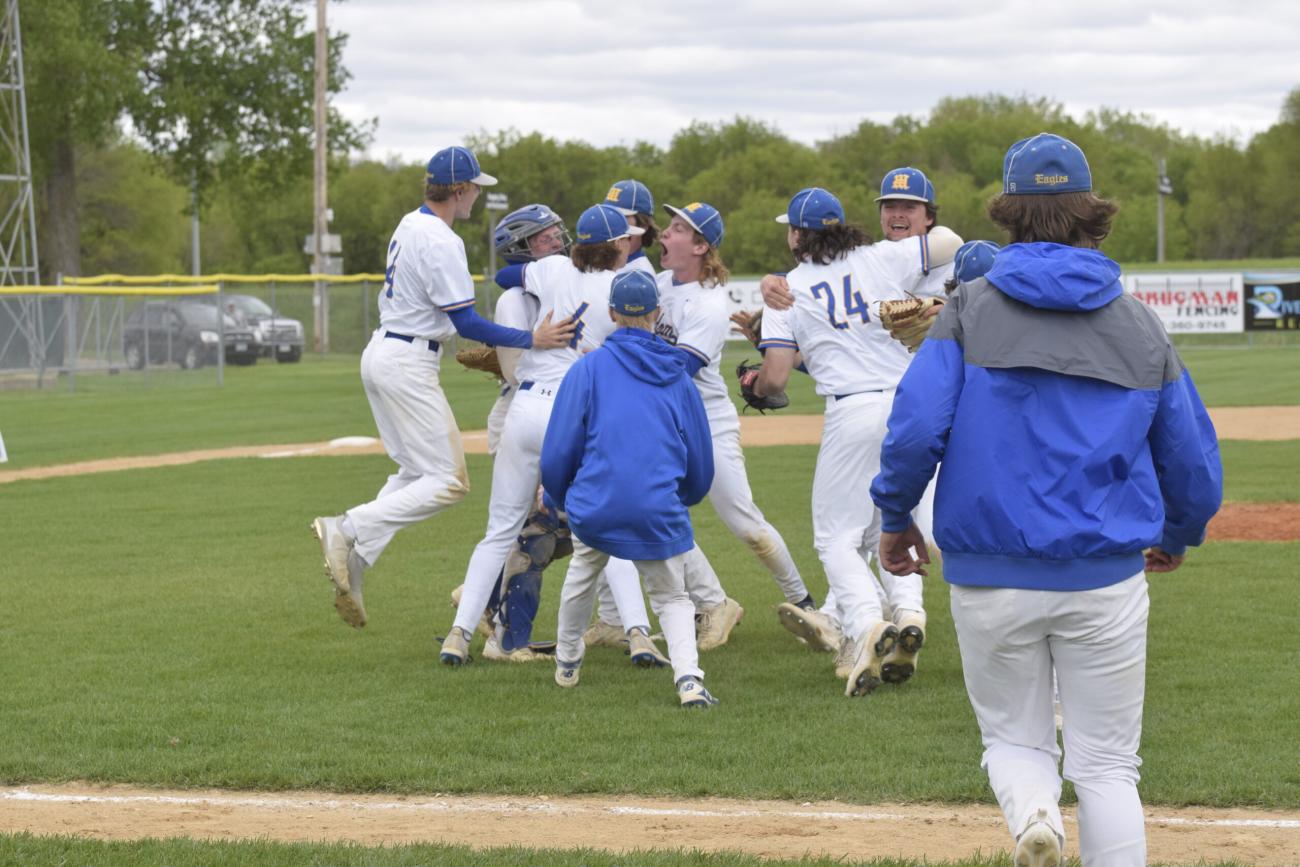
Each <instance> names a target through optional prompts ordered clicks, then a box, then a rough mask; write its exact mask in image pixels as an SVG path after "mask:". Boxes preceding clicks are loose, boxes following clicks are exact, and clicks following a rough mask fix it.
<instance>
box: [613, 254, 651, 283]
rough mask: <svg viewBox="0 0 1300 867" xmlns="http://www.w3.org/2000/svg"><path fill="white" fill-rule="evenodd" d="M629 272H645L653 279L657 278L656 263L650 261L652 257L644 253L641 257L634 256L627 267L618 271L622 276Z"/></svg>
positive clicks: (628, 261)
mask: <svg viewBox="0 0 1300 867" xmlns="http://www.w3.org/2000/svg"><path fill="white" fill-rule="evenodd" d="M629 271H644V272H646V273H647V274H649V275H650V276H651V277H653V276H655V266H654V263H653V262H651V261H650V257H649V256H647V255H645V253H644V252H642V253H641V255H639V256H637V255H633V256H632V257H631V258H630V259H628V260H627V264H626V265H624V266H623V267H622V268H619V269H618V273H620V274H626V273H628V272H629Z"/></svg>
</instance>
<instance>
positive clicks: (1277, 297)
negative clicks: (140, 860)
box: [1245, 274, 1300, 331]
mask: <svg viewBox="0 0 1300 867" xmlns="http://www.w3.org/2000/svg"><path fill="white" fill-rule="evenodd" d="M1245 297H1246V319H1245V322H1246V330H1247V331H1294V330H1296V329H1300V276H1297V275H1295V274H1287V275H1276V274H1275V275H1271V276H1269V275H1260V274H1247V275H1245Z"/></svg>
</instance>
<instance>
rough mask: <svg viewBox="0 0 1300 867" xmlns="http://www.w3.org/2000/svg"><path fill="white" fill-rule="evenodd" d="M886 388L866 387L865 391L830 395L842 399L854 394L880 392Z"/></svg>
mask: <svg viewBox="0 0 1300 867" xmlns="http://www.w3.org/2000/svg"><path fill="white" fill-rule="evenodd" d="M888 390H889V389H887V388H871V389H867V390H866V391H850V392H849V393H848V394H832V395H831V397H833V398H835V399H836V400H844V398H846V397H853V395H855V394H880V393H881V392H885V391H888Z"/></svg>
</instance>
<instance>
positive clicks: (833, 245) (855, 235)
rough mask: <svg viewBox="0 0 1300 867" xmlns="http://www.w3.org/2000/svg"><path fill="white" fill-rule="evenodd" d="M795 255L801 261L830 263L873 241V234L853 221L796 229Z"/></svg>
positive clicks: (819, 263) (817, 263)
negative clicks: (837, 224)
mask: <svg viewBox="0 0 1300 867" xmlns="http://www.w3.org/2000/svg"><path fill="white" fill-rule="evenodd" d="M795 232H796V238H795V245H794V257H795V258H796V259H798V260H799V261H800V262H812V263H813V264H814V265H829V264H830V263H831V262H833V261H834V260H836V259H838V258H840V257H841V256H843V255H844V254H845V253H848V252H849V251H850V250H852V249H854V248H855V247H861V246H862V245H864V244H870V243H871V236H870V235H868V234H867V233H866V232H865V231H863V230H862V228H861V227H859V226H855V225H853V224H852V223H846V224H844V225H840V226H831V227H830V228H827V229H799V228H796V229H795Z"/></svg>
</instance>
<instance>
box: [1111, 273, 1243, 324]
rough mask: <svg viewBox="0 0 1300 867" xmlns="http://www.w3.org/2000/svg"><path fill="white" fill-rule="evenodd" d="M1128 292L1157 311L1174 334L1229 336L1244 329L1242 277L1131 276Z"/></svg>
mask: <svg viewBox="0 0 1300 867" xmlns="http://www.w3.org/2000/svg"><path fill="white" fill-rule="evenodd" d="M1124 289H1125V290H1126V291H1128V292H1131V293H1133V294H1134V295H1135V296H1137V298H1138V300H1140V301H1142V302H1143V303H1144V304H1146V305H1147V306H1148V307H1150V308H1151V309H1152V310H1154V311H1155V312H1156V315H1158V316H1159V317H1160V321H1161V322H1163V323H1164V326H1165V330H1166V331H1168V332H1169V333H1170V334H1227V333H1232V332H1240V331H1241V330H1242V329H1243V322H1244V320H1243V318H1242V317H1243V303H1242V277H1241V274H1224V273H1193V272H1187V271H1184V272H1181V273H1179V272H1170V273H1167V274H1127V275H1125V276H1124Z"/></svg>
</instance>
